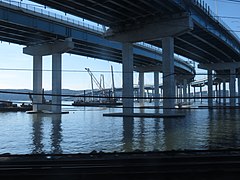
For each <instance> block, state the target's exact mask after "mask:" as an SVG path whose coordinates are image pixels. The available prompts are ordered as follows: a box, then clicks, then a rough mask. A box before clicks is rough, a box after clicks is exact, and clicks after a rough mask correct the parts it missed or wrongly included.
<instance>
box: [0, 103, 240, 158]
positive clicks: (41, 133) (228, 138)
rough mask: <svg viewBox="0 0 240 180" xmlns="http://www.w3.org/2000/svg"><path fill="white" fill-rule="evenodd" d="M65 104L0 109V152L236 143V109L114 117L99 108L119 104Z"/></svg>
mask: <svg viewBox="0 0 240 180" xmlns="http://www.w3.org/2000/svg"><path fill="white" fill-rule="evenodd" d="M64 108H65V110H67V111H69V114H62V115H40V114H27V113H25V112H17V113H10V112H9V113H0V154H3V153H11V154H32V153H89V152H91V151H93V150H96V151H104V152H112V151H120V152H125V151H133V150H137V149H139V150H142V151H152V150H159V151H166V150H184V149H192V150H207V149H222V148H239V147H240V110H230V109H227V110H226V109H225V110H208V109H192V110H185V111H184V113H185V114H186V116H185V117H182V118H118V117H103V114H104V113H112V112H121V111H122V110H121V109H120V108H115V109H114V108H111V109H108V108H100V107H85V108H84V107H64ZM135 111H139V110H135ZM145 112H154V110H146V111H145Z"/></svg>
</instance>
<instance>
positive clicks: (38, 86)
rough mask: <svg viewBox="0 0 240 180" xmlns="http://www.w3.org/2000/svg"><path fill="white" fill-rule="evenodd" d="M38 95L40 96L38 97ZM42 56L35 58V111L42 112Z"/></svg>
mask: <svg viewBox="0 0 240 180" xmlns="http://www.w3.org/2000/svg"><path fill="white" fill-rule="evenodd" d="M37 94H38V95H37ZM41 94H42V56H33V102H32V104H33V111H34V112H39V111H41V110H42V109H41V106H42V103H43V101H42V95H41Z"/></svg>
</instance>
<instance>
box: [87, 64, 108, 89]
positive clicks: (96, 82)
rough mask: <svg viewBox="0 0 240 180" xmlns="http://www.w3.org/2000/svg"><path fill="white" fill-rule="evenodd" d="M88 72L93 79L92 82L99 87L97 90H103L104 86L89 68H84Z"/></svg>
mask: <svg viewBox="0 0 240 180" xmlns="http://www.w3.org/2000/svg"><path fill="white" fill-rule="evenodd" d="M85 69H86V70H87V72H88V74H89V75H90V76H91V78H92V80H93V81H94V83H95V84H96V85H97V87H98V88H99V90H101V91H104V88H103V87H102V86H101V84H100V82H99V81H98V80H97V78H96V77H95V76H94V74H93V73H92V72H91V70H90V69H89V68H85Z"/></svg>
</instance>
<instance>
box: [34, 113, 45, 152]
mask: <svg viewBox="0 0 240 180" xmlns="http://www.w3.org/2000/svg"><path fill="white" fill-rule="evenodd" d="M32 120H33V125H32V126H33V133H32V140H33V150H32V154H39V153H42V152H43V143H42V139H43V129H42V116H39V115H38V114H33V115H32Z"/></svg>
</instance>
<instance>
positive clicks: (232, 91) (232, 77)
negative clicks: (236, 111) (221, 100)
mask: <svg viewBox="0 0 240 180" xmlns="http://www.w3.org/2000/svg"><path fill="white" fill-rule="evenodd" d="M235 80H236V69H235V68H231V69H230V82H229V89H230V106H235V104H236V99H235V96H236V85H235V83H236V82H235Z"/></svg>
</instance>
